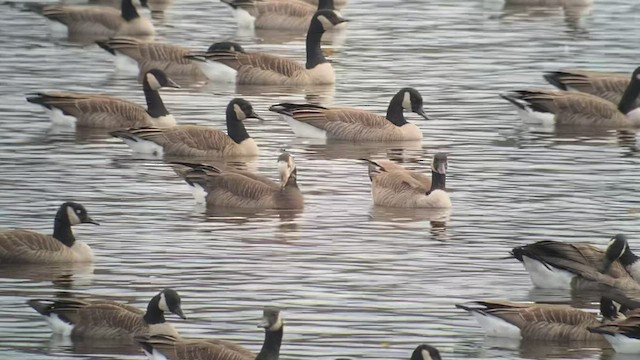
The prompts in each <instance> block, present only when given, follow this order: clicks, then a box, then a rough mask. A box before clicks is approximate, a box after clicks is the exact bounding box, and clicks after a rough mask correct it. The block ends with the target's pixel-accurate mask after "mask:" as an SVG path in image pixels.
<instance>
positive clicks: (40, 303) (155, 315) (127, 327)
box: [27, 289, 187, 339]
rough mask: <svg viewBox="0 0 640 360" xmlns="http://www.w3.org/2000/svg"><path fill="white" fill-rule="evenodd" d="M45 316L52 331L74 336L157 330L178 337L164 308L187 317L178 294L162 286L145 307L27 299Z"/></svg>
mask: <svg viewBox="0 0 640 360" xmlns="http://www.w3.org/2000/svg"><path fill="white" fill-rule="evenodd" d="M27 304H29V306H31V307H32V308H33V309H34V310H35V311H37V312H38V313H40V315H42V316H44V318H45V320H46V321H47V323H48V324H49V326H50V327H51V329H52V331H53V332H54V333H55V334H61V335H65V336H69V335H70V336H72V337H76V338H109V339H113V338H130V339H133V337H134V336H140V335H147V334H152V335H155V334H158V335H170V336H174V337H178V336H179V335H178V332H177V331H176V330H175V329H174V328H173V326H172V325H171V324H168V323H166V322H165V320H164V312H165V311H169V312H172V313H174V314H176V315H178V316H179V317H181V318H182V319H186V318H187V317H186V316H185V315H184V313H183V312H182V309H181V308H180V296H179V295H178V293H177V292H176V291H175V290H173V289H164V290H162V291H161V292H160V293H158V294H157V295H156V296H154V297H153V298H151V301H149V305H147V311H146V312H144V311H142V310H140V309H138V308H135V307H133V306H129V305H125V304H122V303H118V302H115V301H108V300H95V301H84V300H77V299H60V300H55V301H52V300H40V299H34V300H29V301H27Z"/></svg>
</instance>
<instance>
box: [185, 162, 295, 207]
mask: <svg viewBox="0 0 640 360" xmlns="http://www.w3.org/2000/svg"><path fill="white" fill-rule="evenodd" d="M182 165H186V166H189V167H191V170H189V171H184V172H182V171H176V172H177V173H178V175H180V176H181V177H182V178H183V179H184V180H185V181H186V182H187V183H188V184H189V185H190V186H192V187H193V188H194V190H198V191H194V196H195V197H196V200H197V201H198V202H200V203H206V204H207V205H208V206H212V207H235V208H253V209H281V210H284V209H302V208H303V206H304V198H303V196H302V192H300V189H299V188H298V183H297V169H296V165H295V162H294V160H293V156H291V154H289V153H287V152H284V153H282V154H281V155H280V156H279V157H278V171H279V172H280V184H277V183H276V182H274V181H273V180H270V179H268V178H266V177H264V176H261V175H257V174H253V173H251V172H247V171H234V170H227V171H222V170H220V169H218V168H217V167H215V166H211V165H202V164H186V163H182ZM204 194H206V196H205V195H204ZM201 196H204V198H202V197H201Z"/></svg>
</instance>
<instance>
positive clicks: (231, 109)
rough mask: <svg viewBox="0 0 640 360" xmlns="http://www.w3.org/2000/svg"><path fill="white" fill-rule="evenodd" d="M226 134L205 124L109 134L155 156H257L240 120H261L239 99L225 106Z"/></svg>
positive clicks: (255, 148)
mask: <svg viewBox="0 0 640 360" xmlns="http://www.w3.org/2000/svg"><path fill="white" fill-rule="evenodd" d="M226 116H227V133H228V134H229V135H227V134H225V133H224V132H222V131H220V130H217V129H212V128H210V127H206V126H199V125H177V126H173V127H169V128H164V129H161V128H156V127H147V128H138V129H127V130H117V131H113V132H111V133H110V134H111V136H113V137H116V138H120V139H122V140H123V141H124V142H125V143H126V144H127V145H129V147H131V149H132V150H133V151H134V152H138V153H146V154H154V155H156V156H164V155H170V156H188V157H199V158H202V157H236V156H257V155H258V146H257V145H256V143H255V141H253V139H252V138H251V137H250V136H249V134H248V133H247V130H246V129H245V127H244V124H243V121H244V120H245V119H248V118H253V119H258V120H261V121H262V120H263V119H262V118H261V117H260V116H258V114H256V113H255V112H254V111H253V107H252V106H251V104H250V103H249V102H248V101H246V100H244V99H240V98H236V99H233V100H231V101H230V102H229V105H228V106H227V113H226Z"/></svg>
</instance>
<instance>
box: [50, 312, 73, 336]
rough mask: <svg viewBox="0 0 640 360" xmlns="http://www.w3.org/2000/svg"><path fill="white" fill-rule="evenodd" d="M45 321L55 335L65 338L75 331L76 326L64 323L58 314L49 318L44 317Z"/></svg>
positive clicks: (52, 314) (53, 314)
mask: <svg viewBox="0 0 640 360" xmlns="http://www.w3.org/2000/svg"><path fill="white" fill-rule="evenodd" d="M44 319H45V320H46V321H47V323H48V324H49V327H50V328H51V331H53V333H54V334H59V335H63V336H69V335H71V331H72V330H73V326H74V325H72V324H69V323H67V322H64V321H63V320H62V319H60V316H58V314H56V313H51V315H49V316H44Z"/></svg>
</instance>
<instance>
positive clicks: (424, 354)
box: [422, 349, 432, 360]
mask: <svg viewBox="0 0 640 360" xmlns="http://www.w3.org/2000/svg"><path fill="white" fill-rule="evenodd" d="M422 360H432V359H431V354H429V352H428V351H427V350H424V349H422Z"/></svg>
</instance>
